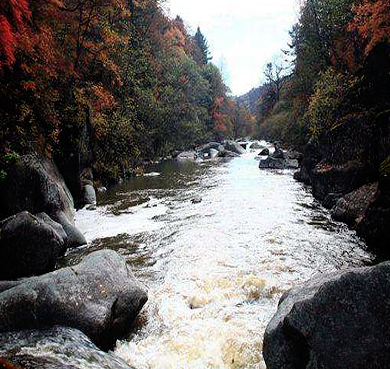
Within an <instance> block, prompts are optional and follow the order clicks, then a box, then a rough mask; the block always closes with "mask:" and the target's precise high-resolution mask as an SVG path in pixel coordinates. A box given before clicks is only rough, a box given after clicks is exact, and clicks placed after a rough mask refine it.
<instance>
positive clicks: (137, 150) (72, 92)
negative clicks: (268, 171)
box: [0, 0, 234, 179]
mask: <svg viewBox="0 0 390 369" xmlns="http://www.w3.org/2000/svg"><path fill="white" fill-rule="evenodd" d="M209 60H210V55H209V54H208V49H207V41H206V38H205V37H204V36H203V34H202V33H201V31H200V30H198V31H197V33H196V35H193V34H192V33H191V32H189V31H188V29H187V27H186V25H185V22H184V21H183V20H182V19H181V18H180V17H177V18H176V19H169V18H168V17H167V16H166V15H165V13H164V11H163V10H162V8H161V6H160V1H159V0H2V5H1V7H0V83H1V84H0V156H1V155H2V154H4V153H6V152H8V151H16V152H19V153H23V152H27V151H31V150H35V151H39V152H41V153H43V154H45V155H49V156H54V157H55V158H56V159H57V162H58V163H59V164H60V165H64V166H66V165H68V163H69V165H71V162H72V160H76V159H74V158H79V159H77V160H78V161H80V160H81V161H83V160H88V161H89V162H88V165H91V166H94V169H95V172H96V174H97V175H98V176H100V177H102V178H103V177H104V178H105V179H112V178H118V177H120V176H123V175H125V173H126V172H127V171H128V170H130V169H131V168H132V167H134V166H136V165H137V163H138V162H139V161H141V160H143V159H149V158H150V159H151V158H153V157H155V156H160V155H166V154H169V153H170V152H172V151H173V150H175V149H181V148H185V147H188V146H189V145H193V144H196V143H200V142H203V141H205V140H208V139H214V138H216V137H218V138H220V139H223V138H225V137H230V136H233V135H234V128H233V126H234V122H233V119H232V116H233V115H234V109H231V106H232V102H231V100H230V99H229V98H228V96H227V93H228V90H227V88H226V86H225V85H224V83H223V81H222V77H221V75H220V72H219V70H218V69H217V68H216V67H215V66H214V65H212V64H211V63H209ZM76 164H77V165H79V164H80V163H79V162H78V163H76ZM72 165H74V163H73V164H72Z"/></svg>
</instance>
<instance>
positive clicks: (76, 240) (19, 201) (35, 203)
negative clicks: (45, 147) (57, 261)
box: [0, 154, 87, 247]
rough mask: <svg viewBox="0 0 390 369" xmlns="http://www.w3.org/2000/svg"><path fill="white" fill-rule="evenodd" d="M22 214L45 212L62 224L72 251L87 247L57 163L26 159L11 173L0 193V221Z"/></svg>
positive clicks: (11, 169) (23, 157) (39, 159)
mask: <svg viewBox="0 0 390 369" xmlns="http://www.w3.org/2000/svg"><path fill="white" fill-rule="evenodd" d="M22 211H28V212H30V213H31V214H37V213H41V212H45V213H46V214H47V215H49V216H50V218H51V219H53V220H54V221H56V222H58V223H60V224H61V225H62V226H63V228H64V230H65V232H66V234H67V235H68V243H67V245H68V246H69V247H72V246H81V245H83V244H86V243H87V242H86V240H85V238H84V236H83V235H82V234H81V233H80V232H79V231H78V230H77V229H76V228H75V226H74V214H75V209H74V203H73V198H72V195H71V193H70V192H69V190H68V188H67V186H66V184H65V182H64V179H63V178H62V176H61V174H60V173H59V172H58V169H57V167H56V166H55V164H54V162H52V161H50V160H47V159H45V158H42V157H40V156H38V155H32V154H31V155H24V156H22V157H21V158H20V160H19V161H18V162H17V163H16V164H15V165H14V166H13V167H12V168H10V170H9V171H8V176H7V179H6V180H5V181H4V182H3V183H2V186H1V193H0V219H4V218H6V217H9V216H11V215H14V214H17V213H19V212H22Z"/></svg>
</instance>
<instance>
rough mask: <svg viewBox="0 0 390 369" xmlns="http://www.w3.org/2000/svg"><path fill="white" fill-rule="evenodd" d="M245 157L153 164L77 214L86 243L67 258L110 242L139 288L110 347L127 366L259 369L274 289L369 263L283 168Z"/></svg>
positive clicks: (354, 242)
mask: <svg viewBox="0 0 390 369" xmlns="http://www.w3.org/2000/svg"><path fill="white" fill-rule="evenodd" d="M256 154H257V152H252V153H250V152H248V153H247V154H244V155H243V156H242V157H240V158H235V159H233V160H231V161H228V162H208V163H207V162H203V163H191V162H187V163H178V162H166V163H163V164H160V165H156V166H155V167H153V168H150V173H151V174H150V175H149V176H144V177H137V178H135V179H132V180H129V181H127V182H125V183H123V184H121V185H119V186H117V187H115V188H113V189H111V190H110V191H109V193H107V194H106V195H105V196H104V197H103V198H102V199H101V202H100V206H99V207H98V209H97V210H96V211H88V210H81V211H79V212H78V213H77V220H76V223H77V226H78V227H79V228H80V229H81V230H82V231H83V233H84V234H85V236H86V238H87V240H88V241H89V242H90V245H89V246H88V248H86V249H85V250H84V251H83V252H81V253H80V252H79V253H77V254H76V253H75V254H70V255H69V256H68V258H67V262H68V263H69V262H70V263H72V262H77V261H78V260H79V259H80V258H81V257H82V255H83V253H86V252H91V251H92V250H96V249H100V248H107V247H108V248H112V249H115V250H116V251H118V252H119V253H121V254H122V255H124V256H125V257H126V259H127V260H128V261H129V263H130V265H131V266H132V268H133V271H134V273H135V274H136V276H137V277H138V278H139V279H140V280H141V281H142V282H143V283H144V284H145V285H146V286H147V287H148V290H149V302H148V303H147V305H146V306H145V308H144V309H143V311H142V313H141V316H140V318H139V319H138V328H137V329H136V331H135V333H134V334H132V336H131V337H129V339H128V340H125V341H120V342H119V341H118V343H117V347H116V349H115V353H116V354H117V355H118V356H120V357H121V358H122V359H124V360H125V361H127V362H128V363H129V364H131V365H133V366H134V367H135V368H138V369H144V368H145V369H146V368H148V369H149V368H265V364H264V362H263V359H262V355H261V351H262V339H263V334H264V331H265V327H266V325H267V323H268V321H269V320H270V318H271V317H272V315H273V314H274V313H275V311H276V307H277V302H278V299H279V298H280V296H281V294H282V293H283V292H284V291H287V290H288V289H289V288H291V287H292V286H293V285H295V284H297V283H299V282H302V281H305V280H307V279H309V278H310V277H311V276H312V275H314V274H316V273H325V272H328V271H333V270H337V269H341V268H346V267H349V266H359V265H363V264H367V263H369V262H370V261H371V260H372V257H371V256H370V255H369V254H368V253H367V252H366V251H364V244H363V243H362V242H361V241H360V240H359V239H358V238H357V237H356V236H355V234H354V232H352V231H350V230H348V228H347V227H346V226H345V225H343V224H340V223H335V222H333V221H332V220H331V219H330V216H329V212H328V211H327V210H325V209H323V208H322V207H321V206H320V205H319V204H318V203H317V201H315V200H314V199H313V197H312V195H311V193H310V190H309V189H308V188H307V187H305V186H304V185H302V184H300V183H297V182H296V181H294V179H293V177H292V175H293V172H291V171H261V170H259V169H258V162H257V161H256V160H255V159H254V158H255V156H256ZM200 199H202V201H201V202H200V203H199V202H198V201H199V200H200ZM193 200H194V201H193ZM194 202H195V203H194Z"/></svg>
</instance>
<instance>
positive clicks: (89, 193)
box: [83, 184, 96, 205]
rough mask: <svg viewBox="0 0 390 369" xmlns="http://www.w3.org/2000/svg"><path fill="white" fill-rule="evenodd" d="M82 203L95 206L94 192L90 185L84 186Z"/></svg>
mask: <svg viewBox="0 0 390 369" xmlns="http://www.w3.org/2000/svg"><path fill="white" fill-rule="evenodd" d="M83 202H84V204H88V205H96V192H95V189H94V187H93V185H91V184H86V185H85V186H84V188H83Z"/></svg>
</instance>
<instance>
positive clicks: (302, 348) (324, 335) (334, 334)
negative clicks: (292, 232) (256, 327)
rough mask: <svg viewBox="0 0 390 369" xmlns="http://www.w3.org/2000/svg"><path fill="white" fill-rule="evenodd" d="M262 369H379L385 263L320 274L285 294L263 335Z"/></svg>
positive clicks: (389, 293)
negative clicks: (264, 367) (263, 367)
mask: <svg viewBox="0 0 390 369" xmlns="http://www.w3.org/2000/svg"><path fill="white" fill-rule="evenodd" d="M263 355H264V359H265V362H266V365H267V368H268V369H325V368H326V369H345V368H348V369H384V368H388V367H389V363H390V262H386V263H382V264H379V265H377V266H375V267H366V268H358V269H349V270H346V271H342V272H336V273H333V274H327V275H322V276H319V277H317V278H314V279H312V280H311V281H308V282H306V283H303V284H302V285H300V286H298V287H295V288H293V289H292V290H290V291H289V292H287V293H285V294H284V295H283V297H282V298H281V300H280V302H279V307H278V310H277V312H276V314H275V315H274V317H273V318H272V320H271V321H270V323H269V324H268V326H267V329H266V332H265V335H264V344H263Z"/></svg>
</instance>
